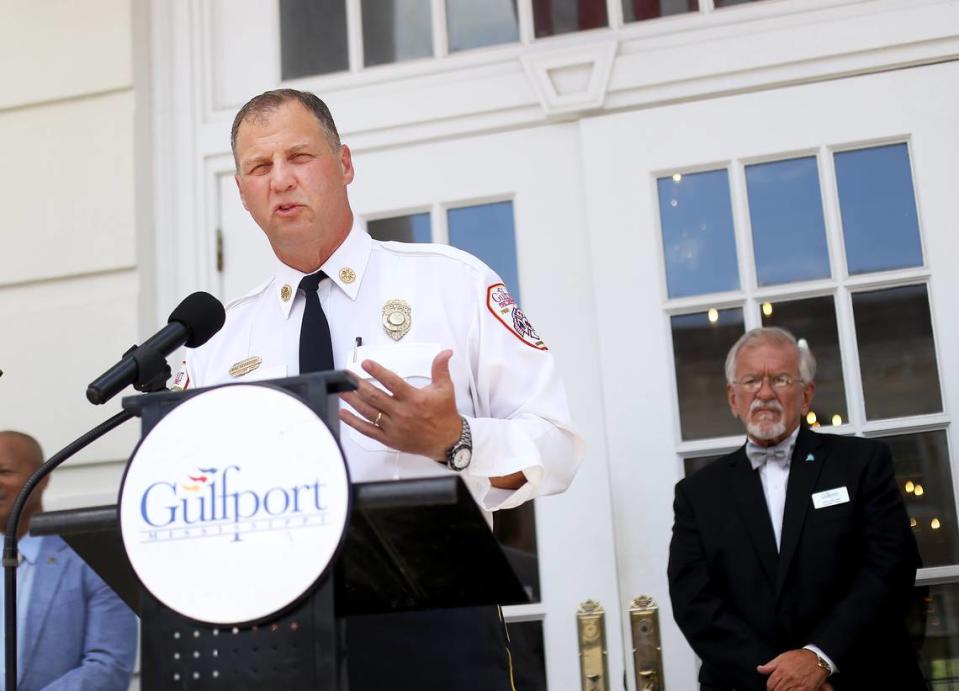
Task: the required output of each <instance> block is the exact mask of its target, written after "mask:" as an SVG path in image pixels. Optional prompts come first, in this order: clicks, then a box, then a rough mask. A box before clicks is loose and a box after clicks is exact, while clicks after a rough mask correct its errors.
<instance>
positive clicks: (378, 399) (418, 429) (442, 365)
mask: <svg viewBox="0 0 959 691" xmlns="http://www.w3.org/2000/svg"><path fill="white" fill-rule="evenodd" d="M452 357H453V351H452V350H444V351H442V352H440V353H439V354H438V355H437V356H436V357H435V358H433V364H432V368H431V373H430V378H431V381H430V383H429V384H427V385H426V386H424V387H422V388H417V387H415V386H412V385H411V384H409V383H408V382H407V381H406V380H405V379H403V377H401V376H400V375H398V374H396V373H395V372H392V371H391V370H388V369H387V368H385V367H383V366H382V365H380V364H379V363H377V362H374V361H373V360H364V361H363V362H362V363H361V364H360V366H361V367H362V368H363V370H364V371H365V372H367V373H368V374H369V375H370V376H371V377H373V379H375V380H376V381H378V382H379V383H380V384H382V385H383V387H384V389H385V391H384V390H383V389H380V388H379V387H378V386H375V385H373V384H372V383H370V382H369V381H366V380H363V379H361V380H359V382H358V384H357V389H356V391H350V392H347V393H343V394H340V398H342V399H343V400H344V401H346V402H347V403H348V404H349V405H350V406H351V407H352V408H353V409H354V410H355V411H357V412H358V413H359V415H356V414H355V413H353V412H351V411H349V410H345V409H343V410H340V420H342V421H343V422H344V423H346V424H347V425H349V426H350V427H352V428H353V429H355V430H356V431H357V432H359V433H360V434H363V435H365V436H367V437H369V438H370V439H375V440H376V441H378V442H380V443H381V444H383V445H384V446H388V447H390V448H391V449H396V450H397V451H403V452H405V453H412V454H418V455H420V456H426V457H427V458H432V459H433V460H434V461H438V462H445V461H446V453H447V451H449V449H450V448H452V446H453V444H455V443H456V442H457V441H458V440H459V438H460V434H461V433H462V430H463V422H462V420H461V419H460V414H459V412H458V411H457V409H456V391H455V389H454V386H453V379H452V377H451V376H450V367H449V363H450V358H452ZM361 416H362V417H361ZM489 480H490V484H492V485H493V486H494V487H500V488H504V489H517V488H519V487H520V486H522V485H523V483H524V482H526V477H525V476H524V475H523V473H522V472H518V473H513V474H511V475H506V476H503V477H491V478H489Z"/></svg>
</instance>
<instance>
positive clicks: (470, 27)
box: [446, 0, 519, 53]
mask: <svg viewBox="0 0 959 691" xmlns="http://www.w3.org/2000/svg"><path fill="white" fill-rule="evenodd" d="M446 31H447V40H448V42H449V50H450V52H451V53H456V52H457V51H460V50H469V49H471V48H483V47H484V46H497V45H500V44H501V43H515V42H516V41H519V19H518V16H517V14H516V0H446Z"/></svg>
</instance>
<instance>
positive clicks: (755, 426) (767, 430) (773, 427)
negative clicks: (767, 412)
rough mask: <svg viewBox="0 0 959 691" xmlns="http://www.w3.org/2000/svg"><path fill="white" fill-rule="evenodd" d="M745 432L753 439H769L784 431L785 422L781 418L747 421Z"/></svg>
mask: <svg viewBox="0 0 959 691" xmlns="http://www.w3.org/2000/svg"><path fill="white" fill-rule="evenodd" d="M746 432H747V433H748V434H749V436H750V437H752V438H753V439H758V440H760V441H769V440H770V439H776V438H777V437H781V436H783V435H784V434H785V433H786V423H785V422H783V421H782V420H780V421H779V422H748V423H746Z"/></svg>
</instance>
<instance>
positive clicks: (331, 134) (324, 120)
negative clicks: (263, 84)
mask: <svg viewBox="0 0 959 691" xmlns="http://www.w3.org/2000/svg"><path fill="white" fill-rule="evenodd" d="M292 101H296V102H297V103H299V104H300V105H301V106H303V107H304V108H306V109H307V110H308V111H310V112H311V113H313V116H314V117H315V118H316V119H317V121H318V122H319V123H320V125H321V126H322V127H323V131H324V132H325V133H326V139H327V141H329V143H330V148H332V149H333V150H334V151H336V150H337V149H339V148H340V134H339V132H337V131H336V123H335V122H333V115H332V114H331V113H330V109H329V107H328V106H327V105H326V104H325V103H324V102H323V101H322V99H320V97H319V96H317V95H316V94H312V93H310V92H309V91H299V90H298V89H273V90H272V91H264V92H263V93H262V94H260V95H259V96H254V97H253V98H251V99H250V100H249V101H247V102H246V103H245V104H244V105H243V107H242V108H240V111H239V112H238V113H237V114H236V117H235V118H233V127H232V128H231V129H230V149H231V150H232V151H233V160H234V161H236V136H237V134H238V133H239V131H240V125H242V124H243V123H244V122H245V121H247V120H256V119H258V118H265V117H266V116H268V115H270V114H271V113H273V112H275V111H276V110H277V109H278V108H279V107H280V106H282V105H283V104H284V103H290V102H292Z"/></svg>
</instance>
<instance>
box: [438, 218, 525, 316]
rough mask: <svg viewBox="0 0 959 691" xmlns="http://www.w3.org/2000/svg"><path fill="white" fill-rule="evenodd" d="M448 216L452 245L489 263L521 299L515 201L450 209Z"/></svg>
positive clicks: (513, 294)
mask: <svg viewBox="0 0 959 691" xmlns="http://www.w3.org/2000/svg"><path fill="white" fill-rule="evenodd" d="M446 218H447V223H448V225H449V233H450V244H451V245H453V247H458V248H460V249H461V250H464V251H466V252H469V253H470V254H472V255H474V256H476V257H479V258H480V259H482V260H483V261H484V262H486V263H487V264H488V265H489V266H490V268H492V269H493V271H495V272H496V273H498V274H499V277H500V278H502V279H503V283H505V284H506V287H507V288H508V289H509V292H510V293H511V294H512V296H513V297H514V298H515V299H516V300H517V302H518V301H519V269H518V268H517V266H516V231H515V228H514V226H513V202H498V203H496V204H480V205H478V206H464V207H462V208H459V209H450V210H449V212H448V213H447V216H446Z"/></svg>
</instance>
